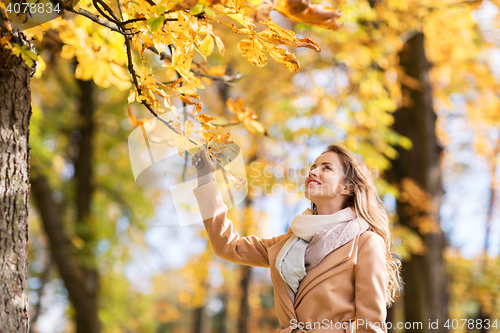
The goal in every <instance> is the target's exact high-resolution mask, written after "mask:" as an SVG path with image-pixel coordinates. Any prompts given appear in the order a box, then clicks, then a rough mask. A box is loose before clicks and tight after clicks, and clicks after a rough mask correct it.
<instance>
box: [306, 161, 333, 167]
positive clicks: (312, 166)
mask: <svg viewBox="0 0 500 333" xmlns="http://www.w3.org/2000/svg"><path fill="white" fill-rule="evenodd" d="M325 164H331V165H333V164H332V163H330V162H323V163H321V165H325ZM313 166H316V164H313V165H311V168H312V167H313Z"/></svg>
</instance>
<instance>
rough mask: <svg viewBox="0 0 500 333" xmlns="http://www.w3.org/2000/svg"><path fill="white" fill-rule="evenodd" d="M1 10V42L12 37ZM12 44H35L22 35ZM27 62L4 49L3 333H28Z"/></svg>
mask: <svg viewBox="0 0 500 333" xmlns="http://www.w3.org/2000/svg"><path fill="white" fill-rule="evenodd" d="M11 33H12V31H10V23H9V22H8V18H7V16H6V13H5V12H4V11H3V10H1V9H0V38H1V37H4V36H7V35H9V34H11ZM10 44H11V45H16V44H17V45H20V46H23V45H26V46H27V47H28V49H30V50H32V51H35V50H34V49H33V44H32V43H31V41H29V40H28V39H27V38H26V37H25V36H24V35H23V34H22V33H20V32H15V33H14V34H12V37H11V40H10ZM35 70H36V63H35V65H34V66H33V67H31V68H30V67H28V65H27V64H26V63H25V61H24V60H23V59H22V58H18V57H17V56H15V55H13V54H12V53H11V51H10V50H9V49H8V48H6V47H5V46H1V45H0V332H2V333H3V332H5V333H10V332H21V333H24V332H28V328H29V319H28V295H27V292H28V287H27V278H28V276H27V275H28V195H29V173H30V169H29V153H30V147H29V123H30V118H31V90H30V76H31V75H33V74H34V71H35Z"/></svg>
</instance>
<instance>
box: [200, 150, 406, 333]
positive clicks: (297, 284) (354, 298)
mask: <svg viewBox="0 0 500 333" xmlns="http://www.w3.org/2000/svg"><path fill="white" fill-rule="evenodd" d="M192 163H193V165H194V166H195V167H196V168H197V170H198V187H197V188H195V189H194V194H195V196H196V199H197V201H198V205H199V207H200V212H201V215H202V218H203V223H204V224H205V228H206V230H207V233H208V237H209V239H210V242H211V243H212V246H213V248H214V251H215V253H216V254H217V255H218V256H220V257H221V258H223V259H226V260H228V261H231V262H233V263H238V264H242V265H250V266H259V267H269V268H270V269H271V279H272V283H273V287H274V291H275V292H274V300H275V306H276V312H277V315H278V320H279V322H280V325H281V329H278V330H277V332H279V333H290V332H293V333H304V332H314V333H321V332H324V333H326V332H329V333H330V332H342V333H343V332H353V328H355V331H356V332H357V333H364V332H377V333H381V332H387V327H386V324H385V319H386V313H387V312H386V307H387V306H390V305H391V304H392V303H393V302H394V297H395V296H396V291H397V289H398V286H399V282H400V275H399V274H400V263H399V261H398V260H396V259H394V258H392V256H391V248H390V244H391V235H390V230H389V221H388V218H387V213H386V211H385V209H384V205H383V203H382V201H381V200H380V198H379V197H378V195H377V190H376V188H375V185H374V181H373V177H372V175H371V173H370V171H369V170H368V168H367V167H366V165H365V164H364V163H363V162H362V161H361V160H360V159H358V158H357V157H356V155H354V154H353V153H352V152H350V151H349V150H348V149H346V148H344V147H342V146H340V145H335V144H333V145H330V146H328V148H327V150H326V151H325V152H323V153H322V154H321V155H320V156H319V157H318V158H317V159H316V160H315V162H314V164H313V165H312V167H311V169H310V171H309V176H308V177H307V178H306V179H305V186H306V187H305V196H306V198H307V199H309V200H310V201H311V204H312V206H311V209H307V210H306V211H304V212H303V213H302V215H298V216H296V217H295V218H294V219H293V221H292V224H291V226H290V228H289V229H288V232H287V233H286V234H284V235H281V236H278V237H274V238H269V239H262V238H259V237H257V236H248V237H239V235H238V232H237V231H235V230H234V228H233V226H232V223H231V221H230V220H229V219H228V218H227V207H226V205H225V204H224V202H223V201H222V196H221V194H220V192H219V188H218V186H217V182H216V181H215V177H214V171H213V164H212V163H211V162H209V161H208V160H207V158H206V156H205V153H203V152H198V153H196V154H195V155H194V157H193V159H192ZM354 324H355V325H354Z"/></svg>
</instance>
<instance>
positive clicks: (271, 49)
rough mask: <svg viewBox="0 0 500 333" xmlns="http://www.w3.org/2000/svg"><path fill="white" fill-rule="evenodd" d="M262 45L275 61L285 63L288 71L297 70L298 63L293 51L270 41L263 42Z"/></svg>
mask: <svg viewBox="0 0 500 333" xmlns="http://www.w3.org/2000/svg"><path fill="white" fill-rule="evenodd" d="M264 46H265V48H266V50H267V52H268V53H269V55H270V56H271V57H272V58H273V59H274V60H276V61H277V62H279V63H281V64H283V65H285V67H286V69H288V70H289V71H290V72H298V71H299V67H300V64H299V61H298V60H297V58H295V55H294V54H293V53H291V52H288V50H285V49H282V48H279V47H277V46H276V45H274V44H270V43H265V44H264Z"/></svg>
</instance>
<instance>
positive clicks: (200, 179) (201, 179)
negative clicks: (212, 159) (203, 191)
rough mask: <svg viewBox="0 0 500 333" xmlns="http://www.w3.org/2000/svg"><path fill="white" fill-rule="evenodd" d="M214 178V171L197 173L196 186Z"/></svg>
mask: <svg viewBox="0 0 500 333" xmlns="http://www.w3.org/2000/svg"><path fill="white" fill-rule="evenodd" d="M214 180H215V171H214V172H211V173H208V174H206V175H201V176H200V175H198V187H200V186H203V185H205V184H208V183H210V182H212V181H214Z"/></svg>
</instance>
